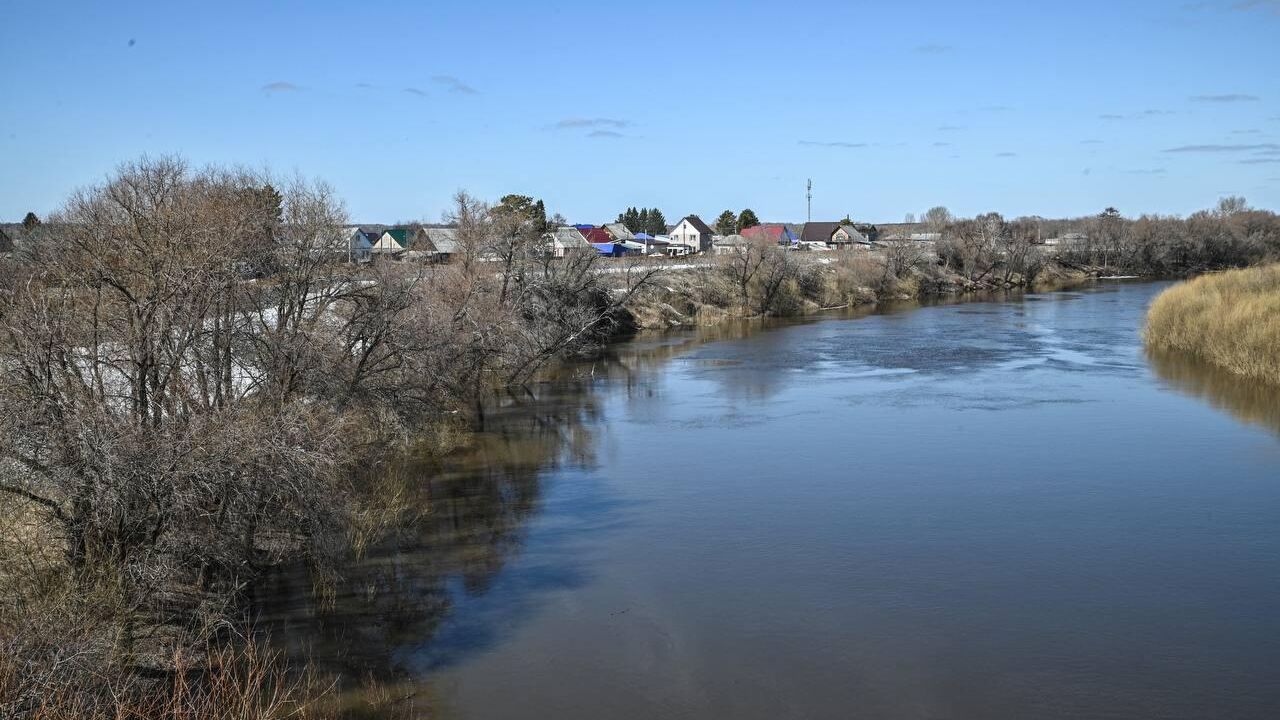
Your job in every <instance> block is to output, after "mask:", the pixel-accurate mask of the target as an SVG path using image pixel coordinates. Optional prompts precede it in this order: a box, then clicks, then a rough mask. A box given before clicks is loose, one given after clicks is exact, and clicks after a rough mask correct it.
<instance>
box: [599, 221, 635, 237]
mask: <svg viewBox="0 0 1280 720" xmlns="http://www.w3.org/2000/svg"><path fill="white" fill-rule="evenodd" d="M604 229H605V230H607V231H608V232H609V234H610V235H612V236H613V239H614V240H632V239H634V238H635V235H634V234H633V233H632V232H631V228H629V227H627V226H626V225H624V224H622V223H608V224H607V225H605V226H604Z"/></svg>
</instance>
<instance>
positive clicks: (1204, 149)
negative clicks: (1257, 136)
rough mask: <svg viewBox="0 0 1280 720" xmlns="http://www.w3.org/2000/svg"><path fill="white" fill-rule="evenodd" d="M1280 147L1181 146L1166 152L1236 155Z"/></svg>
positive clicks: (1263, 144) (1261, 145) (1260, 145)
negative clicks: (1237, 153)
mask: <svg viewBox="0 0 1280 720" xmlns="http://www.w3.org/2000/svg"><path fill="white" fill-rule="evenodd" d="M1278 148H1280V145H1276V144H1275V143H1261V144H1258V145H1181V146H1179V147H1172V148H1168V149H1166V150H1165V152H1167V153H1236V152H1253V151H1255V150H1276V149H1278Z"/></svg>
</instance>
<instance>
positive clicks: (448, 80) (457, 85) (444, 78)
mask: <svg viewBox="0 0 1280 720" xmlns="http://www.w3.org/2000/svg"><path fill="white" fill-rule="evenodd" d="M431 82H434V83H436V84H437V85H443V86H444V87H445V88H446V89H447V90H448V91H449V92H451V93H456V94H458V95H479V94H480V91H479V90H476V89H475V88H473V87H471V86H470V85H468V84H466V83H464V82H462V81H461V80H459V79H458V78H456V77H454V76H452V75H434V76H432V78H431Z"/></svg>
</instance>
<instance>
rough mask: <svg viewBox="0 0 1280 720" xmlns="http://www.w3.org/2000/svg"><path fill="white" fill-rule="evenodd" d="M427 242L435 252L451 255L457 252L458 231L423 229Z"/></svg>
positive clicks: (451, 229)
mask: <svg viewBox="0 0 1280 720" xmlns="http://www.w3.org/2000/svg"><path fill="white" fill-rule="evenodd" d="M424 231H425V232H426V234H427V241H428V242H430V243H431V244H432V246H434V247H435V249H436V252H438V253H442V254H444V255H453V254H455V253H457V252H458V231H457V230H455V229H453V228H425V229H424Z"/></svg>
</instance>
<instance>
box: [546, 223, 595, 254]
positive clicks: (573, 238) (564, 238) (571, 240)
mask: <svg viewBox="0 0 1280 720" xmlns="http://www.w3.org/2000/svg"><path fill="white" fill-rule="evenodd" d="M551 239H552V241H553V242H556V243H558V244H559V245H560V246H561V247H565V248H583V249H586V248H590V247H591V243H589V242H587V239H586V238H585V237H583V236H582V232H581V231H579V230H578V228H575V227H558V228H556V229H555V230H553V231H552V233H551Z"/></svg>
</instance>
